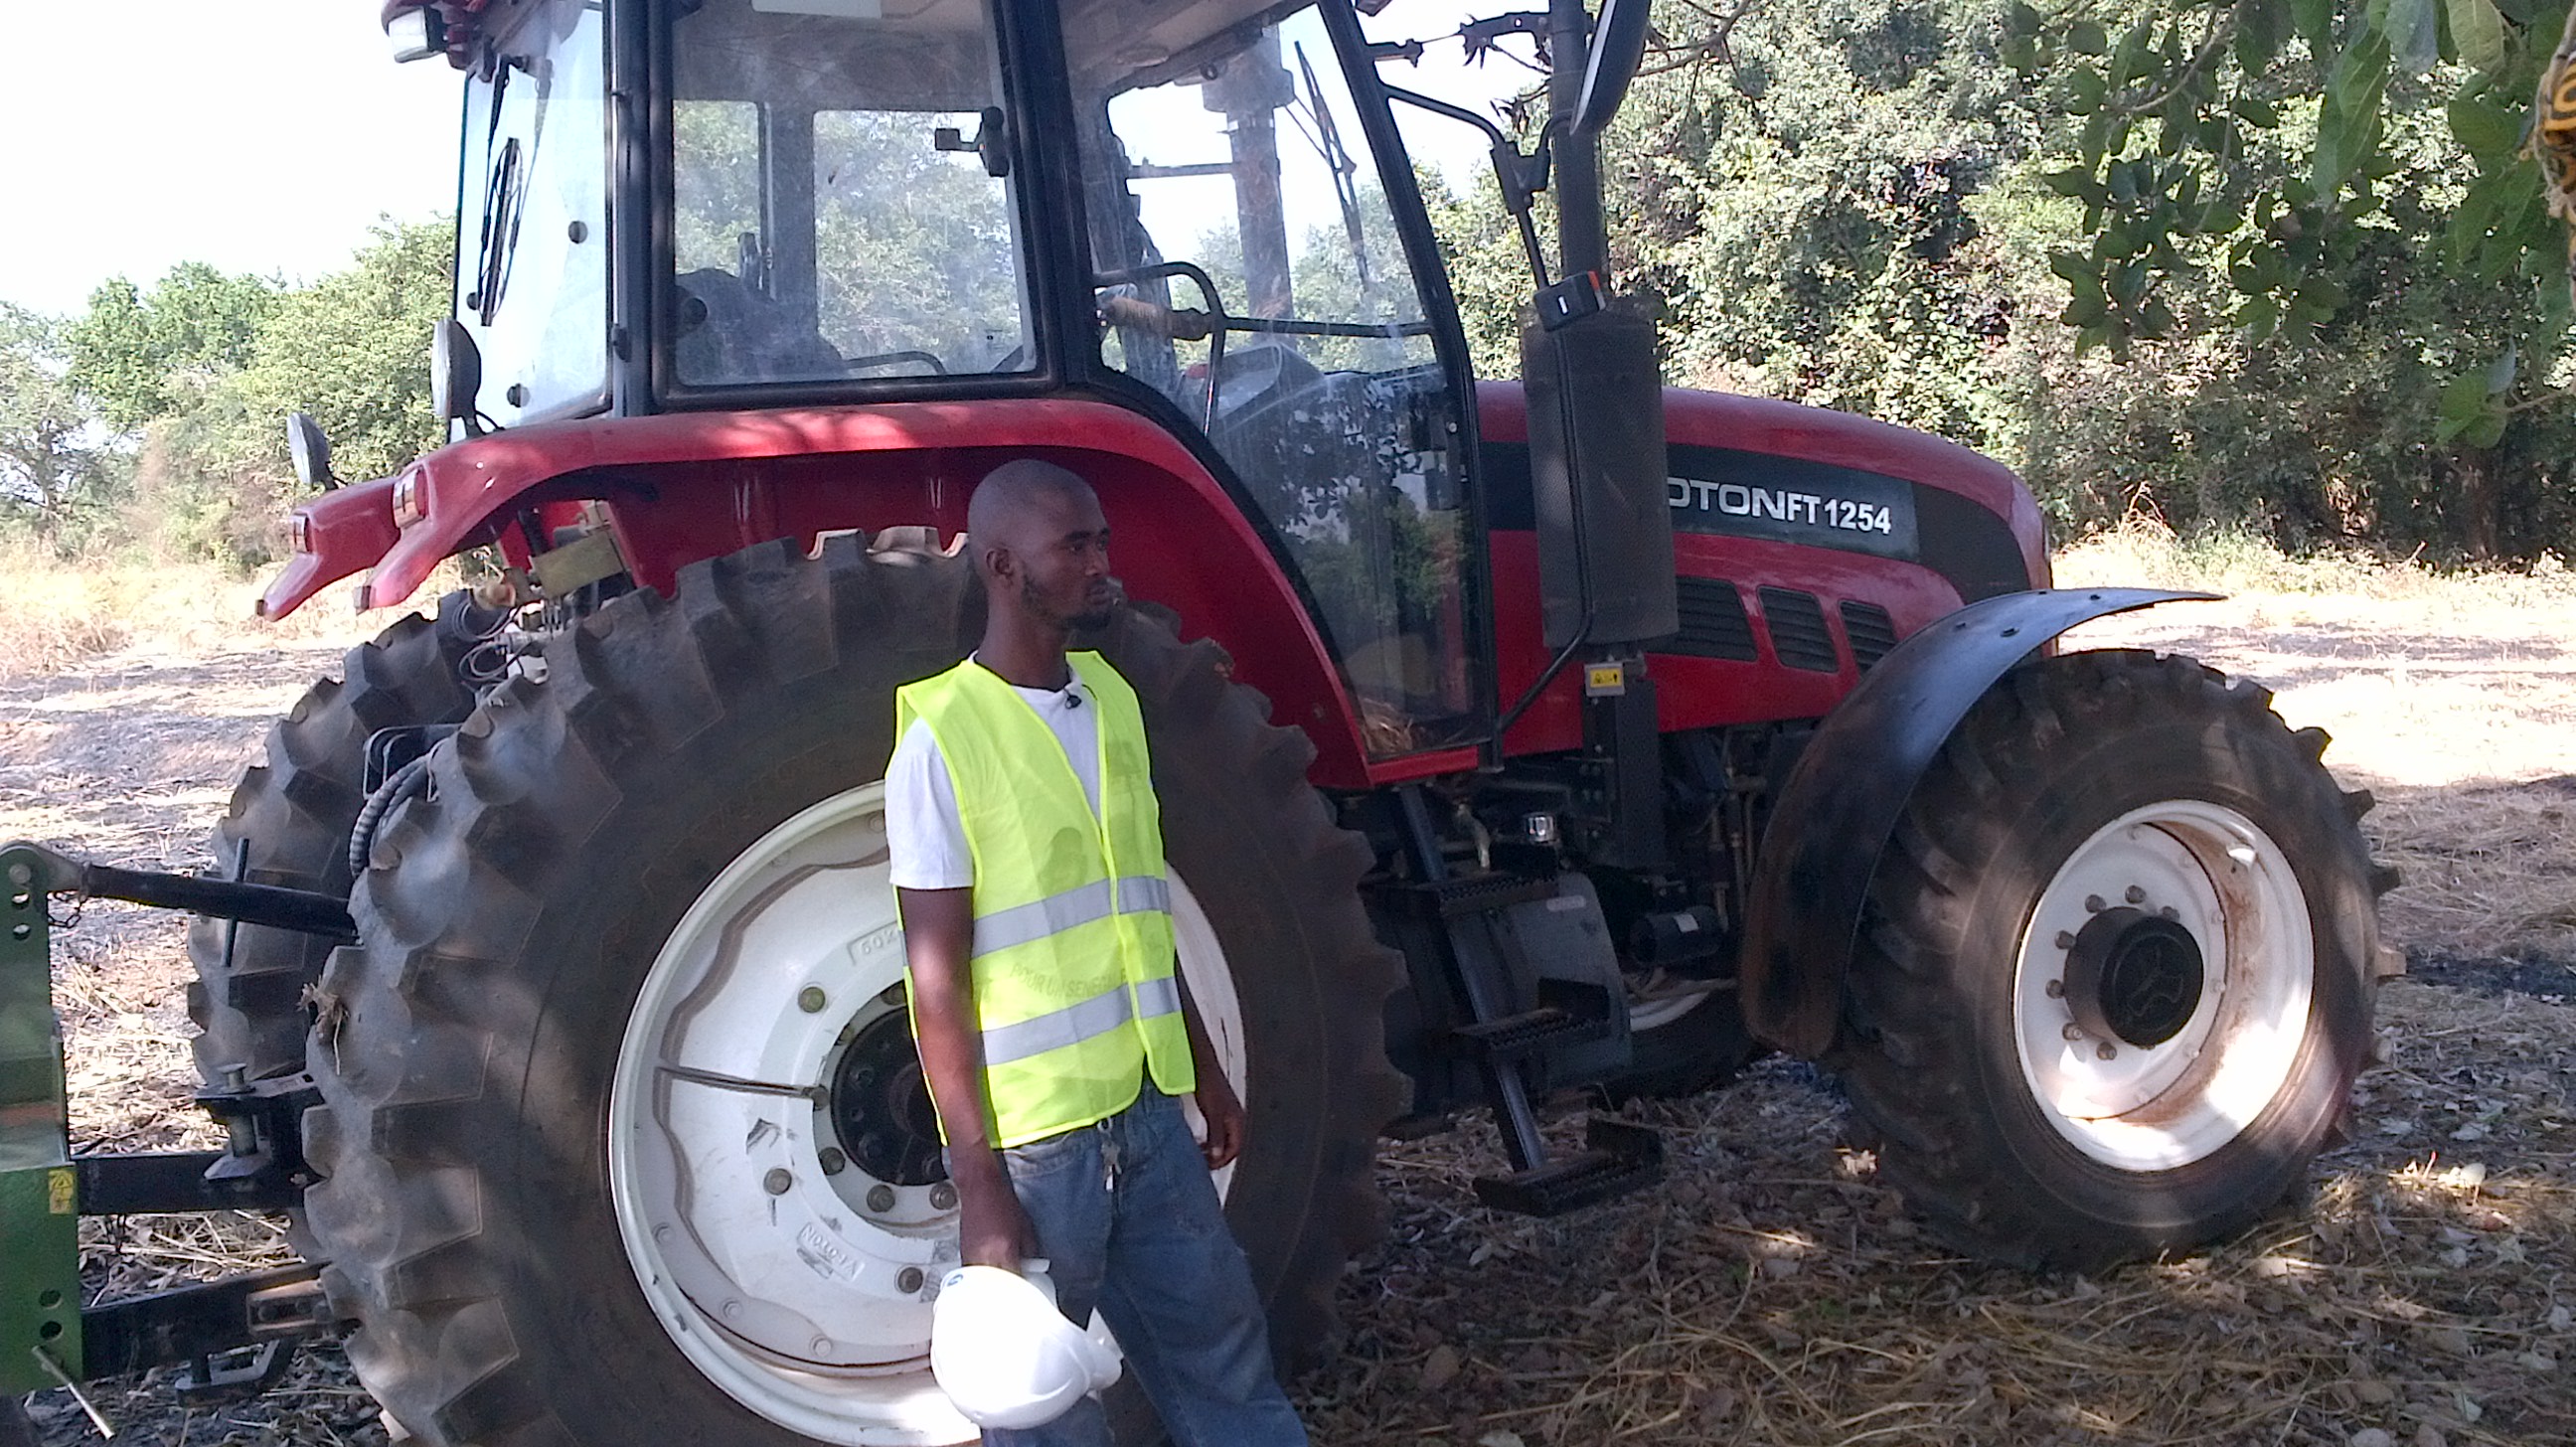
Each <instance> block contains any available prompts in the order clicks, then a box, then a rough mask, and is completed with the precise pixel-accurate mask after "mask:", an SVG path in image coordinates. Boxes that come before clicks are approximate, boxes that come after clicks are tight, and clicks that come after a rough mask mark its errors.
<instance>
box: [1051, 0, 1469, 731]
mask: <svg viewBox="0 0 2576 1447" xmlns="http://www.w3.org/2000/svg"><path fill="white" fill-rule="evenodd" d="M1277 11H1278V7H1276V6H1265V5H1260V4H1253V3H1245V0H1231V3H1228V0H1207V3H1201V4H1198V5H1191V6H1182V7H1176V8H1173V9H1169V10H1166V11H1165V12H1163V16H1164V18H1163V19H1161V20H1158V21H1152V22H1146V23H1137V22H1136V21H1135V20H1134V8H1133V7H1132V6H1131V5H1128V4H1125V3H1123V0H1067V3H1066V4H1065V7H1064V13H1065V22H1064V25H1065V48H1066V51H1067V53H1068V55H1069V57H1070V59H1071V61H1072V79H1073V92H1074V104H1075V106H1076V108H1077V112H1076V114H1077V117H1078V120H1079V122H1080V124H1081V127H1082V129H1081V134H1080V142H1081V147H1080V149H1081V153H1082V157H1083V164H1084V170H1085V176H1084V203H1085V205H1084V209H1085V215H1086V217H1087V218H1088V224H1089V227H1090V232H1091V236H1090V240H1091V251H1092V262H1093V273H1094V281H1095V283H1096V284H1097V286H1098V287H1099V292H1098V296H1099V305H1100V315H1101V319H1102V330H1101V341H1100V347H1101V358H1102V360H1103V361H1104V362H1105V363H1106V364H1107V365H1109V366H1111V367H1114V368H1117V369H1118V370H1120V371H1123V372H1125V373H1127V374H1128V375H1129V376H1131V377H1133V378H1135V379H1136V380H1137V381H1139V382H1141V383H1143V384H1144V385H1146V386H1148V387H1150V388H1152V389H1154V390H1155V391H1156V392H1159V393H1161V394H1162V395H1163V396H1164V397H1165V398H1167V399H1168V400H1169V401H1170V402H1171V403H1172V404H1173V406H1174V408H1175V409H1176V410H1177V411H1178V412H1179V413H1180V414H1181V415H1182V416H1183V417H1185V418H1187V419H1188V422H1189V425H1191V426H1193V427H1196V428H1198V429H1201V430H1202V431H1204V432H1205V433H1206V435H1207V437H1208V440H1209V441H1210V443H1211V444H1213V445H1214V447H1215V448H1216V450H1217V451H1218V452H1219V453H1220V454H1221V455H1223V456H1224V458H1225V459H1226V461H1227V462H1228V463H1230V464H1231V465H1232V467H1233V470H1234V472H1235V473H1236V475H1237V476H1238V477H1239V478H1240V480H1241V481H1242V484H1243V486H1244V488H1245V490H1246V491H1247V492H1248V493H1249V494H1250V495H1251V499H1252V501H1253V503H1254V505H1255V506H1257V507H1258V508H1259V509H1260V511H1261V512H1262V514H1263V515H1264V517H1265V519H1266V520H1267V522H1268V523H1269V525H1270V529H1271V531H1272V534H1273V535H1274V536H1275V537H1277V538H1278V539H1279V540H1280V542H1281V544H1282V546H1283V547H1284V549H1285V551H1286V552H1287V554H1288V555H1289V558H1290V560H1291V561H1292V563H1293V564H1294V566H1295V567H1296V569H1297V571H1298V572H1299V574H1300V575H1301V576H1302V579H1303V581H1304V583H1305V585H1306V588H1307V591H1308V594H1309V596H1310V597H1311V598H1312V599H1313V600H1314V603H1315V607H1316V610H1317V612H1318V613H1319V615H1320V616H1319V618H1318V620H1317V621H1318V622H1319V623H1320V624H1321V625H1322V629H1323V631H1324V633H1325V634H1326V636H1327V639H1328V641H1329V642H1330V643H1331V645H1332V647H1333V650H1334V653H1335V656H1336V658H1337V660H1338V662H1339V664H1340V666H1341V669H1342V673H1343V677H1344V680H1345V681H1346V682H1347V684H1348V685H1349V687H1350V689H1351V691H1352V693H1353V695H1354V696H1355V697H1356V698H1357V699H1358V700H1359V704H1360V711H1361V721H1362V727H1363V732H1364V735H1365V737H1366V740H1367V744H1368V747H1369V750H1370V752H1371V753H1372V754H1375V755H1378V756H1380V757H1384V756H1389V755H1395V754H1403V753H1409V752H1413V751H1416V750H1419V749H1424V748H1430V747H1436V746H1439V745H1442V744H1446V743H1451V742H1454V741H1456V740H1458V739H1460V738H1463V737H1466V736H1468V735H1469V734H1471V733H1472V732H1473V730H1474V727H1475V721H1474V718H1473V713H1474V709H1475V707H1476V701H1477V699H1478V697H1479V696H1480V695H1479V690H1478V688H1477V686H1476V685H1477V679H1476V678H1475V676H1474V674H1473V671H1472V670H1473V666H1474V664H1473V660H1474V657H1475V654H1474V650H1472V649H1471V648H1470V647H1469V646H1468V639H1467V616H1466V608H1465V603H1464V598H1463V593H1462V586H1463V585H1462V574H1463V565H1464V556H1465V548H1466V545H1467V530H1466V512H1465V482H1464V476H1463V472H1462V458H1461V456H1460V449H1459V447H1458V438H1459V437H1460V435H1461V433H1460V431H1459V417H1460V399H1459V398H1458V397H1457V396H1456V395H1455V391H1454V388H1452V386H1451V385H1450V383H1449V381H1448V377H1447V375H1446V374H1445V373H1444V372H1443V370H1442V368H1441V366H1440V364H1439V359H1438V357H1437V355H1436V353H1435V351H1434V348H1433V344H1432V335H1431V333H1432V328H1431V325H1430V322H1429V321H1428V319H1427V318H1428V309H1427V308H1426V306H1425V304H1424V301H1423V296H1422V291H1421V288H1420V287H1419V286H1418V285H1417V284H1416V279H1415V277H1414V275H1413V271H1412V268H1411V265H1410V263H1409V261H1408V258H1407V256H1406V253H1405V249H1404V246H1403V242H1402V239H1401V237H1400V235H1399V233H1398V230H1397V224H1396V220H1395V213H1394V211H1393V209H1392V207H1391V206H1390V204H1389V201H1388V198H1387V195H1386V191H1385V188H1384V185H1383V183H1382V182H1381V181H1380V179H1379V177H1380V174H1381V172H1380V169H1379V161H1378V158H1377V157H1376V156H1375V155H1374V154H1372V152H1371V149H1370V145H1369V141H1368V138H1367V136H1366V135H1365V133H1364V132H1363V129H1362V126H1361V124H1360V117H1359V113H1358V107H1357V104H1356V102H1355V101H1354V99H1353V97H1352V95H1351V92H1350V90H1349V88H1348V86H1347V84H1346V83H1345V81H1344V79H1343V75H1342V69H1341V62H1340V59H1339V57H1338V56H1337V55H1336V53H1335V50H1334V46H1333V43H1332V40H1331V37H1330V35H1329V34H1328V33H1327V31H1326V29H1325V26H1324V22H1323V18H1322V16H1321V15H1320V14H1318V12H1317V11H1316V9H1315V8H1314V7H1311V6H1310V7H1306V8H1303V9H1297V10H1294V11H1291V12H1289V13H1287V14H1285V16H1284V17H1280V16H1278V15H1277Z"/></svg>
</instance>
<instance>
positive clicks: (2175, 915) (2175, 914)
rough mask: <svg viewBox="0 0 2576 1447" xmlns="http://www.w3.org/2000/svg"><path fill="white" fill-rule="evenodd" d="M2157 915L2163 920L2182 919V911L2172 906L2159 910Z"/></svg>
mask: <svg viewBox="0 0 2576 1447" xmlns="http://www.w3.org/2000/svg"><path fill="white" fill-rule="evenodd" d="M2156 915H2157V917H2158V918H2161V919H2180V918H2182V911H2181V910H2178V909H2176V908H2174V907H2173V906H2172V905H2166V906H2165V907H2164V908H2162V909H2160V910H2157V911H2156Z"/></svg>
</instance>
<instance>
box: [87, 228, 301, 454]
mask: <svg viewBox="0 0 2576 1447" xmlns="http://www.w3.org/2000/svg"><path fill="white" fill-rule="evenodd" d="M278 295H279V287H278V285H277V283H275V282H271V281H265V280H262V279H261V278H259V277H255V276H226V275H225V274H224V273H222V272H220V271H217V270H216V269H215V268H213V267H211V266H208V265H206V264H205V263H203V262H197V261H191V262H186V263H183V264H181V265H179V266H175V267H172V268H171V269H170V272H169V274H168V275H166V276H164V277H162V278H161V280H159V281H158V282H155V283H154V284H153V287H152V290H151V291H150V292H149V293H144V292H138V291H137V290H136V289H135V286H134V283H133V282H131V281H128V280H126V279H125V278H124V277H121V276H119V277H112V278H110V279H108V280H107V281H105V282H102V283H101V284H100V285H99V287H98V289H97V290H95V291H93V292H91V293H90V300H89V312H88V314H87V315H85V316H83V317H81V318H80V319H79V320H78V321H75V322H73V323H72V324H71V325H70V326H69V327H67V328H66V329H65V335H64V338H63V340H64V344H65V346H66V348H67V349H68V351H69V352H70V355H71V359H72V369H71V377H72V381H73V383H74V384H75V385H76V386H78V387H79V388H80V390H81V391H82V392H83V393H84V394H85V395H87V396H88V397H89V398H90V400H91V402H92V403H93V405H95V406H96V407H97V409H98V416H99V420H100V421H101V422H104V423H105V424H106V425H107V426H108V427H109V428H110V429H111V430H113V431H117V432H126V433H133V432H140V431H141V430H142V429H143V428H144V426H145V425H146V424H148V423H150V422H151V421H152V420H153V419H154V418H156V417H167V416H169V415H171V414H172V413H174V412H178V411H181V410H184V409H185V408H186V407H187V406H189V405H190V404H191V403H193V402H194V401H195V400H196V399H197V398H198V397H199V396H201V395H203V393H204V391H205V389H206V388H207V387H209V386H211V385H213V384H214V383H215V382H216V381H217V380H218V379H220V378H222V377H223V376H225V375H227V374H229V373H231V372H234V371H237V370H239V369H240V368H241V367H242V366H243V365H244V364H245V363H247V362H248V361H249V360H250V356H251V349H252V347H253V346H254V345H256V343H257V341H258V338H259V331H260V327H261V325H262V324H263V323H265V322H266V321H267V319H268V318H269V316H270V315H271V314H272V313H273V312H274V311H275V310H276V308H277V303H278Z"/></svg>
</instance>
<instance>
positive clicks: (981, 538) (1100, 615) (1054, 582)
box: [966, 457, 1118, 631]
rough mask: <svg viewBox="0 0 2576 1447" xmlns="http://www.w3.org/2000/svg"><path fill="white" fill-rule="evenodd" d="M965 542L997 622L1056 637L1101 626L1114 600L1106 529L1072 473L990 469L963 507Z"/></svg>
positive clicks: (1022, 465) (1095, 500) (1047, 465)
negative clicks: (1018, 623)
mask: <svg viewBox="0 0 2576 1447" xmlns="http://www.w3.org/2000/svg"><path fill="white" fill-rule="evenodd" d="M966 537H967V545H968V547H969V549H970V550H971V551H972V552H973V554H974V557H975V565H976V571H977V572H979V573H981V574H982V575H983V578H984V590H985V594H986V596H987V597H988V598H989V599H990V600H991V601H992V605H993V611H992V617H993V618H994V619H995V620H996V621H999V620H1001V619H1003V618H1005V617H1008V616H1013V615H1016V616H1018V617H1021V618H1024V619H1026V620H1027V621H1029V622H1032V623H1036V624H1038V625H1041V626H1042V627H1045V628H1048V629H1051V630H1059V631H1060V630H1065V629H1072V628H1098V627H1101V626H1103V625H1104V624H1106V623H1107V622H1108V620H1109V616H1110V610H1111V608H1112V607H1113V606H1114V605H1115V603H1116V601H1117V596H1118V595H1117V585H1116V583H1115V582H1114V581H1113V580H1112V579H1111V578H1110V576H1109V523H1108V521H1107V519H1105V518H1103V517H1102V516H1101V513H1100V499H1099V497H1098V496H1097V495H1095V494H1094V493H1093V492H1092V490H1091V484H1089V483H1087V482H1084V481H1083V480H1082V479H1081V477H1079V476H1077V475H1076V474H1074V473H1073V472H1070V471H1068V470H1067V469H1065V468H1062V467H1058V466H1057V465H1055V464H1054V463H1052V462H1041V461H1039V460H1038V459H1036V458H1033V457H1031V458H1021V459H1019V460H1018V461H1015V462H1006V463H1003V464H1002V465H1001V466H999V467H997V468H994V469H993V470H992V471H991V472H989V473H986V474H985V475H984V480H983V481H982V482H979V483H977V484H976V485H975V493H974V496H972V497H971V498H969V499H968V500H967V503H966Z"/></svg>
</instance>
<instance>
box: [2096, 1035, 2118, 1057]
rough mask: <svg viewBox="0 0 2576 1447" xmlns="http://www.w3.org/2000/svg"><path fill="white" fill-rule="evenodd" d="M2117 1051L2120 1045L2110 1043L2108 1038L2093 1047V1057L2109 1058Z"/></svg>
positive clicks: (2116, 1053)
mask: <svg viewBox="0 0 2576 1447" xmlns="http://www.w3.org/2000/svg"><path fill="white" fill-rule="evenodd" d="M2119 1053H2120V1047H2119V1046H2117V1045H2114V1044H2112V1043H2111V1042H2110V1041H2108V1040H2105V1041H2103V1042H2102V1043H2101V1044H2099V1045H2096V1046H2094V1047H2093V1058H2094V1059H2096V1060H2109V1059H2111V1058H2112V1057H2113V1056H2116V1055H2118V1054H2119Z"/></svg>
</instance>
